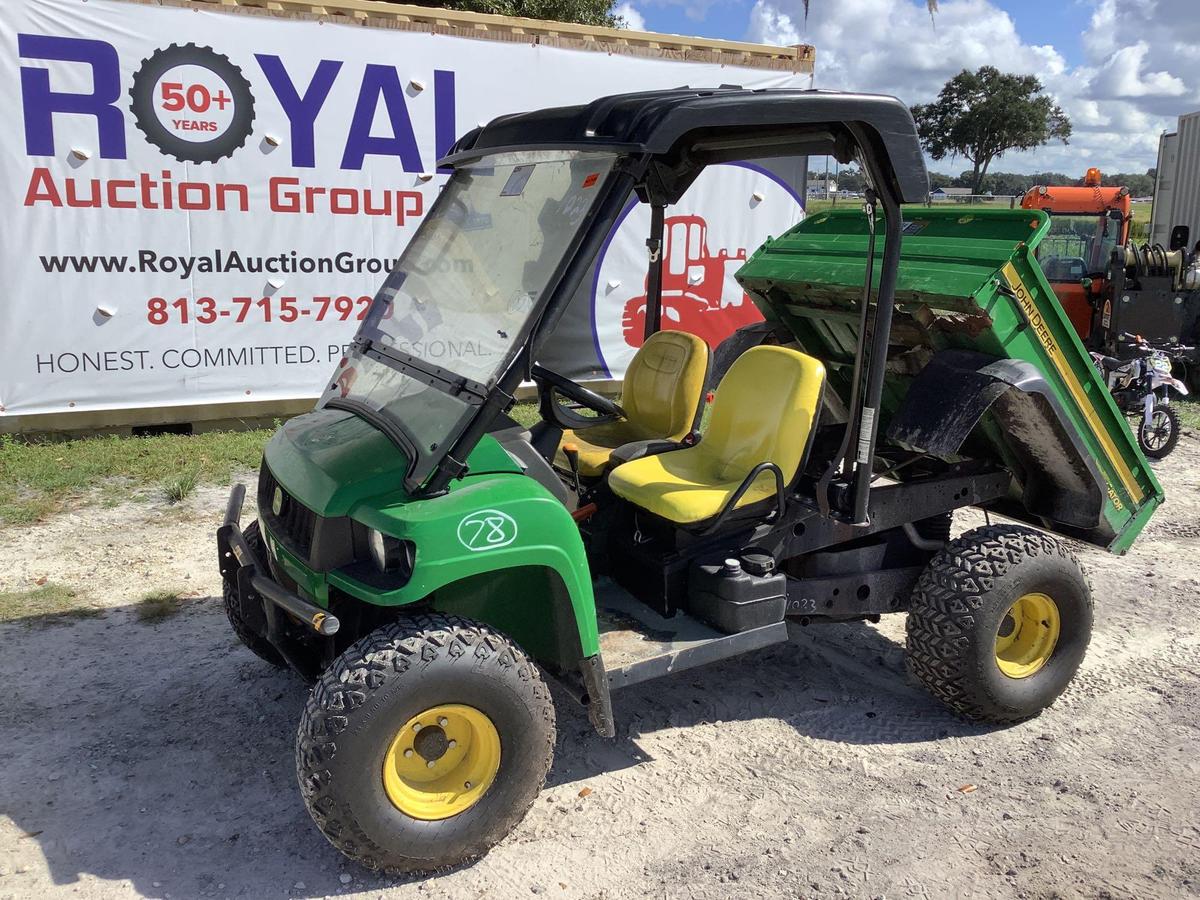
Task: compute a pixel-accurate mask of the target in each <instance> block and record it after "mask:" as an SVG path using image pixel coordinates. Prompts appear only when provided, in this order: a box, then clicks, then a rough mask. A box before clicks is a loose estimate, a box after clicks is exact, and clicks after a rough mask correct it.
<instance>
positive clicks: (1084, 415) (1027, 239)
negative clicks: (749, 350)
mask: <svg viewBox="0 0 1200 900" xmlns="http://www.w3.org/2000/svg"><path fill="white" fill-rule="evenodd" d="M1049 226H1050V222H1049V217H1048V216H1047V215H1046V214H1045V213H1042V212H1040V211H1030V210H1021V209H1016V210H964V209H961V208H960V209H919V210H906V211H905V223H904V238H903V244H902V256H901V263H900V271H899V278H898V283H897V289H896V309H895V314H894V318H893V324H892V330H891V340H890V349H889V353H888V373H887V378H886V381H885V388H884V400H883V404H882V408H881V410H880V411H879V416H880V427H879V434H880V441H881V445H883V446H886V445H887V444H888V443H890V444H892V445H894V446H899V447H903V448H905V449H909V450H913V449H915V450H920V451H922V452H925V453H928V454H931V455H935V456H939V457H942V458H945V459H947V460H949V461H957V460H961V459H964V458H966V459H972V458H973V459H985V460H990V461H992V462H995V463H997V464H1000V465H1003V466H1004V467H1006V468H1007V469H1009V470H1010V471H1011V472H1013V474H1014V484H1013V492H1012V496H1011V497H1010V498H1009V499H1008V500H1006V501H1004V502H1003V503H1001V504H998V505H997V507H996V508H997V510H998V511H1000V512H1004V513H1006V514H1009V515H1012V516H1015V517H1017V518H1023V519H1026V520H1028V521H1031V522H1034V523H1035V524H1037V525H1039V526H1042V527H1045V528H1048V529H1051V530H1055V531H1059V532H1062V533H1064V534H1067V535H1070V536H1072V537H1076V538H1078V539H1081V540H1085V541H1088V542H1090V543H1093V544H1098V545H1100V546H1105V547H1108V548H1109V549H1112V550H1114V551H1117V552H1122V551H1124V550H1125V549H1127V548H1128V546H1129V545H1130V544H1131V543H1132V542H1133V539H1134V537H1136V535H1137V533H1138V532H1139V531H1140V530H1141V529H1142V527H1143V526H1144V525H1145V523H1146V521H1147V520H1148V519H1149V517H1150V515H1151V513H1152V512H1153V511H1154V509H1155V507H1156V506H1157V505H1158V504H1159V503H1161V502H1162V499H1163V493H1162V488H1161V486H1160V485H1159V483H1158V481H1157V479H1156V478H1155V477H1154V474H1153V472H1152V471H1151V469H1150V466H1149V464H1148V463H1147V462H1146V459H1145V457H1144V456H1143V455H1142V453H1141V451H1140V449H1139V448H1138V446H1137V442H1136V441H1135V439H1134V437H1133V435H1132V434H1131V433H1130V430H1129V426H1128V424H1127V423H1126V421H1125V417H1124V416H1123V415H1122V414H1121V412H1120V411H1119V410H1118V409H1117V407H1116V405H1115V404H1114V403H1113V400H1112V397H1111V396H1110V395H1109V393H1108V391H1107V389H1106V388H1105V386H1104V384H1103V382H1102V381H1101V380H1100V378H1099V375H1098V373H1097V372H1096V370H1095V367H1094V366H1093V364H1092V361H1091V358H1090V357H1089V355H1088V353H1087V351H1086V350H1085V349H1084V347H1083V345H1082V343H1081V342H1080V341H1079V339H1078V337H1077V336H1076V334H1075V331H1074V329H1073V328H1072V327H1071V324H1070V322H1069V321H1068V319H1067V317H1066V315H1065V314H1064V313H1063V311H1062V308H1061V307H1060V306H1059V305H1058V302H1057V300H1056V299H1055V297H1054V293H1053V291H1052V290H1051V288H1050V285H1049V284H1048V283H1047V281H1046V279H1045V276H1044V275H1043V274H1042V271H1041V269H1040V268H1039V267H1038V263H1037V260H1036V258H1035V257H1034V253H1033V250H1034V248H1035V247H1036V246H1037V244H1038V242H1039V241H1040V240H1041V238H1042V236H1043V235H1044V234H1045V233H1046V231H1047V230H1048V229H1049ZM877 227H878V229H879V239H878V244H877V251H878V252H877V253H876V267H875V282H874V283H875V285H876V287H877V286H878V284H879V274H880V260H881V257H882V249H883V220H882V218H880V220H879V222H878V225H877ZM867 241H868V229H867V220H866V216H865V215H864V213H863V212H862V211H861V209H846V210H834V211H829V212H822V213H818V214H815V215H813V216H811V217H809V218H808V219H806V220H805V221H804V222H802V223H800V224H799V225H797V226H796V227H795V228H793V229H792V230H791V231H789V232H787V233H786V234H784V235H782V236H781V237H778V238H775V239H772V240H769V241H767V243H766V244H764V245H763V246H762V247H761V248H759V250H758V251H757V252H756V253H755V254H754V255H753V256H752V257H751V258H750V260H749V261H748V262H747V263H746V265H745V266H744V267H743V268H742V269H741V270H740V271H739V272H738V275H737V278H738V281H740V282H741V284H742V285H743V287H744V288H745V289H746V290H747V292H749V293H750V295H751V296H752V297H753V298H754V300H755V303H757V304H758V306H759V308H760V309H761V310H762V312H763V314H764V315H765V316H766V317H767V319H768V320H770V321H773V322H776V323H778V324H780V325H783V326H785V327H786V329H787V330H788V331H790V332H791V333H792V334H793V335H794V336H795V338H796V340H797V342H798V343H799V345H800V346H801V347H802V348H803V349H804V350H805V352H807V353H810V354H811V355H813V356H816V357H818V358H820V359H822V360H824V361H825V363H826V368H827V371H828V372H829V385H828V389H830V390H833V391H835V392H836V393H837V394H838V395H839V397H840V399H841V400H842V402H843V404H846V403H847V402H848V399H849V384H850V377H851V372H852V368H853V364H854V353H855V346H856V343H857V337H858V322H859V303H860V298H861V295H862V288H863V277H864V274H865V271H864V270H865V260H866V252H867ZM836 405H837V404H834V406H836Z"/></svg>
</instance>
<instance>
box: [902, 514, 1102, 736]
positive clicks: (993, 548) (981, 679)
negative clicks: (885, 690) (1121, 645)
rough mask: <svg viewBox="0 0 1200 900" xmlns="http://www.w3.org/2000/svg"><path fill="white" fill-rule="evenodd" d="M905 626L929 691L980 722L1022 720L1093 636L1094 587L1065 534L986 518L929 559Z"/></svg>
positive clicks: (912, 663) (1045, 699)
mask: <svg viewBox="0 0 1200 900" xmlns="http://www.w3.org/2000/svg"><path fill="white" fill-rule="evenodd" d="M907 630H908V664H909V668H910V670H911V671H912V673H913V674H914V675H916V677H917V678H918V679H919V680H920V681H921V682H922V683H923V684H924V685H925V687H926V688H927V689H928V690H929V692H930V693H932V694H933V695H934V696H935V697H937V698H938V699H939V700H941V701H942V702H943V703H945V704H946V705H947V706H949V707H950V708H951V709H952V710H954V711H955V712H956V713H958V714H959V715H961V716H963V717H965V718H967V719H971V720H973V721H977V722H990V723H1010V722H1020V721H1022V720H1023V719H1028V718H1031V717H1032V716H1036V715H1037V714H1038V713H1040V712H1041V711H1042V710H1043V709H1045V708H1046V707H1048V706H1050V705H1051V704H1052V703H1053V702H1054V701H1055V700H1056V699H1057V698H1058V696H1059V695H1060V694H1061V693H1062V692H1063V691H1064V690H1065V689H1066V687H1067V685H1068V684H1070V682H1071V679H1072V678H1074V677H1075V672H1076V671H1077V670H1078V669H1079V665H1080V663H1081V662H1082V661H1083V657H1084V653H1085V652H1086V651H1087V645H1088V642H1089V640H1090V639H1091V633H1092V595H1091V589H1090V587H1089V585H1088V581H1087V576H1086V575H1084V573H1083V570H1082V569H1081V568H1080V566H1079V562H1078V560H1076V558H1075V556H1074V554H1072V553H1071V551H1069V550H1068V549H1067V548H1066V547H1065V546H1063V545H1062V544H1061V543H1060V542H1059V541H1057V540H1055V539H1054V538H1052V537H1050V536H1049V535H1046V534H1043V533H1041V532H1039V531H1035V530H1034V529H1032V528H1024V527H1020V526H1012V525H989V526H986V527H984V528H976V529H974V530H972V531H969V532H967V533H966V534H964V535H963V536H962V537H960V538H958V539H957V540H955V541H951V542H950V543H949V544H948V545H947V546H946V547H945V549H943V550H941V551H939V552H938V554H937V555H936V556H935V557H934V558H933V559H932V560H931V561H930V563H929V566H928V567H927V568H926V569H925V571H924V572H923V573H922V574H921V577H920V579H919V580H918V581H917V586H916V588H915V589H914V591H913V596H912V602H911V605H910V608H909V612H908V626H907Z"/></svg>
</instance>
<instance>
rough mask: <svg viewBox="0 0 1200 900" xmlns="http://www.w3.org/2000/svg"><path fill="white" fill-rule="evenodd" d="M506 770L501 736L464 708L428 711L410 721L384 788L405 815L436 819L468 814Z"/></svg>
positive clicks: (387, 761) (396, 741) (395, 741)
mask: <svg viewBox="0 0 1200 900" xmlns="http://www.w3.org/2000/svg"><path fill="white" fill-rule="evenodd" d="M499 770H500V733H499V732H498V731H496V726H495V725H493V724H492V720H491V719H489V718H488V717H487V716H486V715H484V714H483V713H481V712H480V711H479V710H477V709H475V708H473V707H470V706H463V705H461V704H456V703H455V704H445V705H443V706H435V707H433V708H431V709H427V710H425V711H424V712H422V713H419V714H418V715H415V716H413V717H412V718H411V719H409V720H408V721H407V722H405V723H404V727H402V728H401V729H400V730H399V731H398V732H396V736H395V737H394V738H392V743H391V745H390V746H389V747H388V751H387V754H386V755H385V756H384V758H383V789H384V791H385V792H386V793H387V796H388V799H389V800H391V801H392V804H393V805H394V806H395V807H396V809H398V810H400V812H402V813H404V814H405V815H407V816H412V817H413V818H414V819H424V820H426V821H436V820H438V819H449V818H450V817H451V816H457V815H458V814H459V813H462V812H465V811H466V810H468V809H470V808H471V807H472V806H474V805H475V804H476V803H478V802H479V798H480V797H482V796H483V795H484V794H485V793H487V789H488V788H489V787H491V786H492V782H493V781H495V779H496V773H497V772H498V771H499Z"/></svg>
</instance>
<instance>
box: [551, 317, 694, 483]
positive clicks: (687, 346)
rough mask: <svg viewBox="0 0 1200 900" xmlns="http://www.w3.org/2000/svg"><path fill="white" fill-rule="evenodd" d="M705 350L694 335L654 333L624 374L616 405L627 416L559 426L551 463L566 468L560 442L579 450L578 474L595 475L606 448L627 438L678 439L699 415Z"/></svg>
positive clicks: (602, 463) (605, 464)
mask: <svg viewBox="0 0 1200 900" xmlns="http://www.w3.org/2000/svg"><path fill="white" fill-rule="evenodd" d="M710 357H711V354H710V353H709V350H708V345H707V344H706V343H704V341H703V340H701V339H700V338H698V337H696V335H694V334H687V333H686V332H682V331H659V332H657V333H655V334H652V335H651V336H650V337H649V339H647V341H646V343H645V344H643V345H642V347H641V349H639V350H638V352H637V355H636V356H634V358H633V360H632V361H631V362H630V364H629V367H628V369H627V370H626V372H625V381H624V385H623V387H622V389H621V401H620V402H621V406H622V407H623V408H624V409H625V412H626V414H627V415H628V417H629V418H628V419H625V420H622V421H619V422H609V423H606V424H604V425H595V426H591V427H587V428H576V429H570V428H568V429H564V430H563V436H562V440H560V441H559V444H558V451H557V452H556V453H555V454H554V465H555V466H557V467H558V468H560V469H563V470H564V471H570V469H571V467H570V464H569V463H568V462H567V457H566V456H565V455H564V454H563V451H562V445H563V444H566V443H573V444H575V445H576V446H577V447H578V448H579V474H580V475H582V476H584V477H585V478H597V477H599V476H601V475H603V474H604V470H605V469H606V468H607V467H608V457H609V454H610V452H611V451H613V450H615V449H616V448H617V447H620V446H621V445H622V444H628V443H629V442H630V441H649V440H667V441H680V440H682V439H683V437H684V435H686V434H687V433H688V432H690V431H691V430H692V429H693V428H694V427H695V426H696V423H697V421H698V419H699V415H700V410H701V409H702V405H703V400H704V386H705V383H706V382H707V380H708V367H709V360H710Z"/></svg>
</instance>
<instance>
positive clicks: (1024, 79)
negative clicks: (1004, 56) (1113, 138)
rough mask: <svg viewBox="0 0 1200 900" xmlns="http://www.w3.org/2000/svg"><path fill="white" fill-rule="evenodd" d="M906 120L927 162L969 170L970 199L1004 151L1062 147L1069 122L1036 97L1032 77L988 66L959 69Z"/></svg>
mask: <svg viewBox="0 0 1200 900" xmlns="http://www.w3.org/2000/svg"><path fill="white" fill-rule="evenodd" d="M912 114H913V118H914V119H916V120H917V131H918V133H919V134H920V137H921V144H922V145H923V146H924V147H925V150H926V152H927V153H928V154H929V155H930V156H931V157H933V158H934V159H937V160H941V159H945V158H946V157H947V156H949V157H950V158H951V159H953V158H954V157H957V156H962V157H965V158H966V159H967V161H968V162H970V163H971V164H972V165H973V166H974V170H973V172H972V174H971V190H972V192H973V193H979V188H980V185H981V184H982V182H983V176H984V175H986V174H987V170H988V166H989V165H991V163H992V160H994V159H996V157H998V156H1001V155H1002V154H1003V153H1004V152H1005V151H1007V150H1032V149H1033V148H1035V147H1041V146H1042V145H1043V144H1047V143H1049V142H1050V141H1052V140H1056V139H1057V140H1061V141H1062V142H1063V143H1064V144H1065V143H1067V138H1069V137H1070V136H1071V120H1070V119H1068V118H1067V116H1066V114H1065V113H1064V112H1063V111H1062V108H1061V107H1060V106H1059V105H1058V104H1056V103H1055V102H1054V100H1053V98H1051V97H1049V96H1047V95H1046V94H1043V93H1042V83H1041V82H1040V81H1038V79H1037V78H1036V77H1035V76H1033V75H1010V74H1008V73H1005V72H1001V71H1000V70H999V69H997V68H995V67H994V66H983V67H982V68H980V69H979V70H978V71H976V72H968V71H967V70H966V69H964V70H963V71H961V72H959V73H958V74H957V75H955V76H954V77H953V78H951V79H950V80H949V81H947V82H946V84H945V85H944V86H943V87H942V90H941V93H939V94H938V97H937V99H936V100H935V101H934V102H933V103H924V104H918V105H917V106H914V107H913V108H912Z"/></svg>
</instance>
